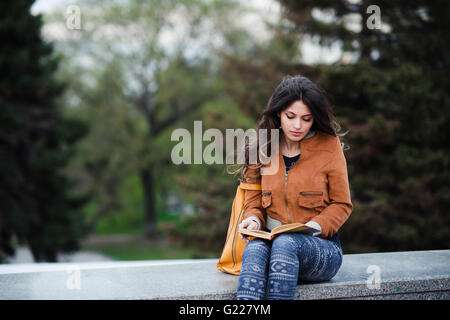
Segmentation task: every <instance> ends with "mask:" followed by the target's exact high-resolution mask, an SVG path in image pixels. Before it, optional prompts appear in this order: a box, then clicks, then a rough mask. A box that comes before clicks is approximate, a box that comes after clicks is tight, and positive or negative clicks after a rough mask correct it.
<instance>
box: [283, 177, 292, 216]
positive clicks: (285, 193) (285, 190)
mask: <svg viewBox="0 0 450 320" xmlns="http://www.w3.org/2000/svg"><path fill="white" fill-rule="evenodd" d="M287 179H288V172H287V171H286V174H285V176H284V201H285V202H286V211H287V216H288V223H291V215H290V214H289V206H288V200H287Z"/></svg>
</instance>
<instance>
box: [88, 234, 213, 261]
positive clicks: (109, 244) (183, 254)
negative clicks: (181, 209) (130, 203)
mask: <svg viewBox="0 0 450 320" xmlns="http://www.w3.org/2000/svg"><path fill="white" fill-rule="evenodd" d="M81 249H82V250H88V251H95V252H99V253H102V254H104V255H106V256H109V257H111V258H112V259H114V260H158V259H194V258H216V257H217V254H216V253H205V252H199V251H198V249H195V248H189V247H183V246H181V245H180V244H177V243H173V242H170V241H168V240H166V239H164V238H158V239H155V240H149V239H147V238H145V236H144V235H142V234H115V235H92V236H91V237H89V238H88V239H86V240H85V241H84V242H83V244H82V248H81Z"/></svg>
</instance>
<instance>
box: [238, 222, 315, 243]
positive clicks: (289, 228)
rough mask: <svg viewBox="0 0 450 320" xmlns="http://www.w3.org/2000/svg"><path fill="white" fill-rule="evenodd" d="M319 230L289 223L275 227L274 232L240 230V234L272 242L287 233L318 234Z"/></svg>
mask: <svg viewBox="0 0 450 320" xmlns="http://www.w3.org/2000/svg"><path fill="white" fill-rule="evenodd" d="M318 231H319V230H317V229H314V228H311V227H310V226H307V225H305V224H303V223H298V222H297V223H289V224H282V225H280V226H278V227H275V228H273V229H272V231H270V232H268V231H263V230H249V229H242V228H239V232H240V233H242V234H245V235H248V236H253V237H257V238H262V239H267V240H272V239H273V238H275V236H277V235H279V234H281V233H285V232H302V233H311V234H312V233H314V232H318Z"/></svg>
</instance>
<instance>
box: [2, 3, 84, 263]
mask: <svg viewBox="0 0 450 320" xmlns="http://www.w3.org/2000/svg"><path fill="white" fill-rule="evenodd" d="M32 2H33V1H29V0H18V1H3V2H2V4H1V5H0V11H1V18H0V38H1V42H0V46H1V50H0V66H1V73H0V110H1V112H0V163H1V166H0V261H4V260H6V259H7V257H8V256H11V255H13V254H14V251H15V245H16V244H23V245H28V246H29V248H30V249H31V252H32V254H33V257H34V259H35V261H56V260H57V254H58V252H59V251H63V252H69V251H72V250H76V249H77V248H78V244H79V240H80V239H81V237H82V235H83V231H84V229H83V224H82V220H81V215H80V213H79V211H78V209H79V208H80V207H81V205H82V204H84V203H85V201H86V199H85V198H84V197H81V196H74V195H71V194H70V191H71V188H72V184H71V182H70V181H69V180H68V179H67V178H66V177H65V176H64V174H63V172H62V169H64V167H65V165H66V163H67V161H68V159H69V158H70V157H71V156H72V155H73V152H74V148H73V145H74V143H75V142H76V141H77V140H78V139H79V138H80V137H81V136H82V135H83V134H84V133H85V132H86V127H85V126H84V125H83V124H82V123H80V122H78V121H75V120H71V119H67V118H64V117H63V115H62V109H61V106H60V105H59V101H58V98H59V97H60V95H61V93H62V92H63V90H64V84H62V83H60V82H58V80H57V79H56V77H55V72H56V70H57V67H58V58H57V57H55V56H54V55H53V53H52V46H51V44H49V43H46V42H45V41H43V40H42V38H41V35H40V30H41V26H42V21H41V16H40V15H38V16H33V15H32V14H31V13H30V7H31V5H32Z"/></svg>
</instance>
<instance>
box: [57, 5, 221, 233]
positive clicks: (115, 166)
mask: <svg viewBox="0 0 450 320" xmlns="http://www.w3.org/2000/svg"><path fill="white" fill-rule="evenodd" d="M225 2H226V1H225ZM225 2H224V1H214V2H213V3H209V2H205V1H198V0H191V1H152V2H142V1H130V2H129V3H127V5H125V4H123V3H121V4H118V3H116V4H110V3H109V2H107V1H105V2H101V1H100V2H98V1H97V2H89V1H85V2H83V1H81V2H80V3H79V5H80V8H81V10H82V12H83V18H82V21H89V26H87V27H85V28H82V30H80V31H79V33H78V34H77V35H78V37H76V38H75V40H74V41H72V42H71V43H70V42H65V43H64V44H62V46H61V50H62V51H63V52H65V54H66V56H67V61H68V63H67V65H66V67H67V70H66V71H65V72H64V73H65V77H67V78H68V79H70V80H71V81H73V83H74V90H73V91H71V92H70V94H69V96H70V97H72V98H73V97H76V99H75V100H76V101H78V103H75V104H76V105H75V107H74V108H72V109H73V110H71V111H70V112H69V113H70V114H72V115H73V116H75V115H76V114H78V115H79V116H80V117H81V118H82V119H85V120H86V121H87V122H89V123H91V124H92V130H91V132H90V134H89V135H88V136H87V137H86V139H84V140H83V142H82V143H80V146H79V148H80V149H79V153H78V157H77V160H76V161H74V166H73V167H72V169H73V170H70V171H71V172H70V174H71V175H72V176H74V177H78V178H79V181H80V189H83V190H85V191H86V192H89V193H92V194H95V204H94V205H93V206H91V207H90V209H89V211H90V213H89V214H88V215H89V221H90V223H91V224H95V223H96V222H97V221H98V219H102V218H104V217H107V216H111V215H114V214H115V213H119V211H120V210H122V209H124V208H123V201H121V199H119V197H118V193H119V192H120V184H121V183H123V181H125V180H126V179H127V177H128V176H130V175H137V176H138V177H139V179H140V181H141V185H142V191H143V201H144V206H143V208H144V211H145V214H144V223H145V231H146V234H147V235H148V236H149V237H154V236H155V235H156V231H157V228H156V227H157V221H156V212H157V209H158V201H160V200H161V198H160V197H158V193H159V192H165V191H163V190H165V189H168V188H173V187H174V186H173V181H171V177H172V176H175V170H174V169H175V168H174V166H173V165H172V164H171V161H170V146H171V144H170V143H168V141H169V142H170V133H171V130H173V129H176V128H177V127H189V126H191V125H192V122H193V120H194V119H199V117H197V115H198V114H199V113H198V112H199V110H201V109H202V106H203V105H204V104H205V103H206V102H207V101H209V100H210V99H214V98H215V97H216V96H218V95H220V94H221V93H220V87H219V85H218V82H219V81H218V80H217V78H214V77H217V75H216V73H215V72H216V71H215V69H217V62H216V61H214V59H212V58H211V55H210V53H209V52H208V51H207V50H208V48H205V46H204V45H202V44H201V43H200V41H199V40H197V38H199V37H200V36H199V33H200V30H199V26H200V25H201V24H202V19H203V17H208V19H212V18H211V17H209V16H208V13H209V12H211V11H214V10H217V11H218V12H216V13H215V14H217V15H218V13H222V12H224V10H226V8H227V5H226V3H225ZM105 3H108V5H105V6H102V4H105ZM99 8H102V9H101V10H100V11H99V10H98V9H99ZM187 12H189V13H190V14H189V15H187ZM162 17H164V19H162ZM180 17H183V19H180ZM57 19H59V17H57V16H56V15H54V16H49V21H54V22H57V21H58V20H57ZM59 20H60V19H59ZM174 21H178V23H176V22H174ZM179 24H182V27H183V33H182V35H181V36H180V35H179V34H178V35H177V33H176V32H174V30H173V29H175V28H179V27H180V26H179ZM105 26H107V27H105ZM184 27H185V28H184ZM105 28H106V29H107V28H114V30H115V31H116V32H115V33H111V32H109V30H104V29H105ZM103 31H104V32H103ZM166 32H174V34H175V35H177V36H178V38H177V39H175V40H174V41H173V43H172V46H171V48H170V49H171V50H169V49H167V48H165V47H164V46H163V44H164V41H165V40H166V39H167V33H166ZM94 37H95V40H93V38H94ZM202 46H203V47H202ZM86 48H90V50H86ZM192 48H194V49H196V50H192ZM205 49H206V50H205ZM169 51H170V52H169ZM86 52H88V54H87V56H88V58H89V59H90V60H92V61H94V63H93V65H94V67H93V68H92V67H91V66H89V67H87V68H86V67H83V66H76V67H75V63H76V61H77V59H78V58H79V57H80V56H83V57H85V56H84V55H85V54H86ZM68 69H70V70H71V71H70V70H68ZM79 74H82V76H81V77H78V75H79ZM86 78H88V79H93V80H94V81H92V82H93V83H94V84H93V85H91V84H90V83H89V82H84V79H86ZM69 100H74V99H69ZM100 169H101V170H100ZM162 200H164V199H162Z"/></svg>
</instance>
